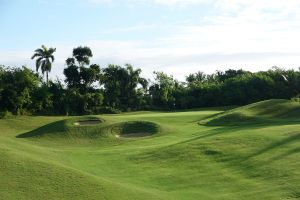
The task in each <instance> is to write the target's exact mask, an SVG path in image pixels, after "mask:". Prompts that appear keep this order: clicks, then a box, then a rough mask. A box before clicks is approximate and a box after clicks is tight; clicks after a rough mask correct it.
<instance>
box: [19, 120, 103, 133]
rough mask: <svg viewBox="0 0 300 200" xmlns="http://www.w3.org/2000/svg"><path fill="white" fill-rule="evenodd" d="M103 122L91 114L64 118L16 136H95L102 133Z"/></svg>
mask: <svg viewBox="0 0 300 200" xmlns="http://www.w3.org/2000/svg"><path fill="white" fill-rule="evenodd" d="M103 122H104V120H103V119H101V118H98V117H91V116H84V117H76V118H71V119H64V120H60V121H56V122H52V123H49V124H46V125H44V126H41V127H38V128H36V129H34V130H32V131H29V132H26V133H23V134H20V135H18V136H17V138H44V137H46V138H68V139H70V138H72V139H75V138H82V139H84V138H85V139H87V138H95V137H99V136H103V135H104V132H105V129H104V128H103V126H102V124H104V123H103Z"/></svg>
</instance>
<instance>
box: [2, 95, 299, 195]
mask: <svg viewBox="0 0 300 200" xmlns="http://www.w3.org/2000/svg"><path fill="white" fill-rule="evenodd" d="M299 105H300V104H299V103H296V102H290V101H286V100H270V101H264V102H259V103H256V104H251V105H249V106H245V107H241V108H236V109H233V110H230V111H225V112H223V110H222V109H218V108H216V109H207V110H205V109H201V110H199V111H188V112H174V113H172V112H168V113H163V112H137V113H126V114H118V115H102V116H93V117H75V118H73V117H17V118H11V119H3V120H0V177H1V178H0V199H72V200H74V199H108V200H111V199H112V200H113V199H122V200H123V199H128V200H131V199H168V200H169V199H193V200H194V199H208V200H209V199H213V200H215V199H216V200H218V199H220V200H221V199H222V200H223V199H228V200H240V199H249V200H255V199H257V200H261V199H300V170H299V169H300V109H299V108H300V106H299ZM237 116H238V117H237ZM95 117H96V118H100V120H101V122H102V123H99V124H96V125H95V126H82V127H78V126H75V125H74V122H76V121H79V120H85V119H95ZM245 118H246V120H244V119H245ZM199 122H201V123H200V124H199ZM201 124H202V125H201ZM208 125H209V126H208ZM140 132H147V133H150V135H148V136H147V137H133V138H122V137H120V138H118V137H116V135H117V134H130V133H140Z"/></svg>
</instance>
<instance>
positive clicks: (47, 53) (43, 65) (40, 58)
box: [31, 45, 56, 85]
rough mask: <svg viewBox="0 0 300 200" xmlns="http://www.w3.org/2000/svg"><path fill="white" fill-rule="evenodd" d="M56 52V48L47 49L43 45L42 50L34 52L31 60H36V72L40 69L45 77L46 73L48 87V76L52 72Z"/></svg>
mask: <svg viewBox="0 0 300 200" xmlns="http://www.w3.org/2000/svg"><path fill="white" fill-rule="evenodd" d="M55 51H56V48H47V47H46V46H44V45H42V47H41V48H38V49H36V50H35V51H34V54H33V56H32V57H31V59H35V58H36V62H35V63H36V71H37V72H38V71H39V69H41V70H42V74H43V75H44V74H45V73H46V80H47V85H48V82H49V77H48V74H49V73H50V71H51V68H52V63H53V62H54V55H53V53H54V52H55Z"/></svg>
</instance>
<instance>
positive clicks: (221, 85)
mask: <svg viewBox="0 0 300 200" xmlns="http://www.w3.org/2000/svg"><path fill="white" fill-rule="evenodd" d="M55 51H56V49H55V48H47V47H45V46H42V48H39V49H37V50H35V52H34V55H33V56H32V59H36V72H34V71H32V70H31V69H29V68H27V67H25V66H23V67H22V68H18V67H6V66H0V112H2V113H8V112H9V113H13V114H20V115H23V114H44V115H82V114H102V113H119V112H121V111H137V110H178V109H193V108H201V107H211V106H232V105H245V104H248V103H253V102H257V101H260V100H266V99H271V98H282V99H290V98H292V97H295V96H297V95H298V94H299V91H300V71H299V70H298V71H297V70H284V69H280V68H272V69H270V70H268V71H260V72H255V73H254V72H249V71H244V70H242V69H240V70H232V69H229V70H226V71H216V72H215V73H213V74H205V73H203V72H196V73H192V74H189V75H188V76H186V80H185V81H184V82H180V81H178V80H176V79H175V78H173V77H172V76H170V75H168V74H165V73H164V72H154V73H153V75H154V80H152V81H151V80H149V79H146V78H144V77H142V76H141V72H142V71H141V69H137V68H134V67H133V66H132V65H130V64H125V65H124V66H119V65H108V66H107V67H105V68H101V67H100V66H99V65H97V64H91V63H90V59H91V58H92V56H93V53H92V51H91V49H90V48H89V47H81V46H80V47H77V48H74V49H73V54H72V57H70V58H67V59H66V67H65V68H64V71H63V74H64V76H65V78H64V80H63V81H61V80H49V78H48V74H49V73H50V72H51V68H52V63H53V61H54V53H55ZM39 71H41V74H40V73H39ZM45 74H46V78H44V75H45Z"/></svg>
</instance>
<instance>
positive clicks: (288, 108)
mask: <svg viewBox="0 0 300 200" xmlns="http://www.w3.org/2000/svg"><path fill="white" fill-rule="evenodd" d="M298 121H300V103H299V102H294V101H289V100H284V99H273V100H267V101H262V102H258V103H253V104H250V105H247V106H243V107H239V108H236V109H232V110H228V111H226V112H224V113H221V114H219V115H216V116H213V117H211V118H208V119H206V120H202V121H201V122H200V124H204V125H241V124H250V123H252V124H257V123H272V122H279V123H288V122H298Z"/></svg>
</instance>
